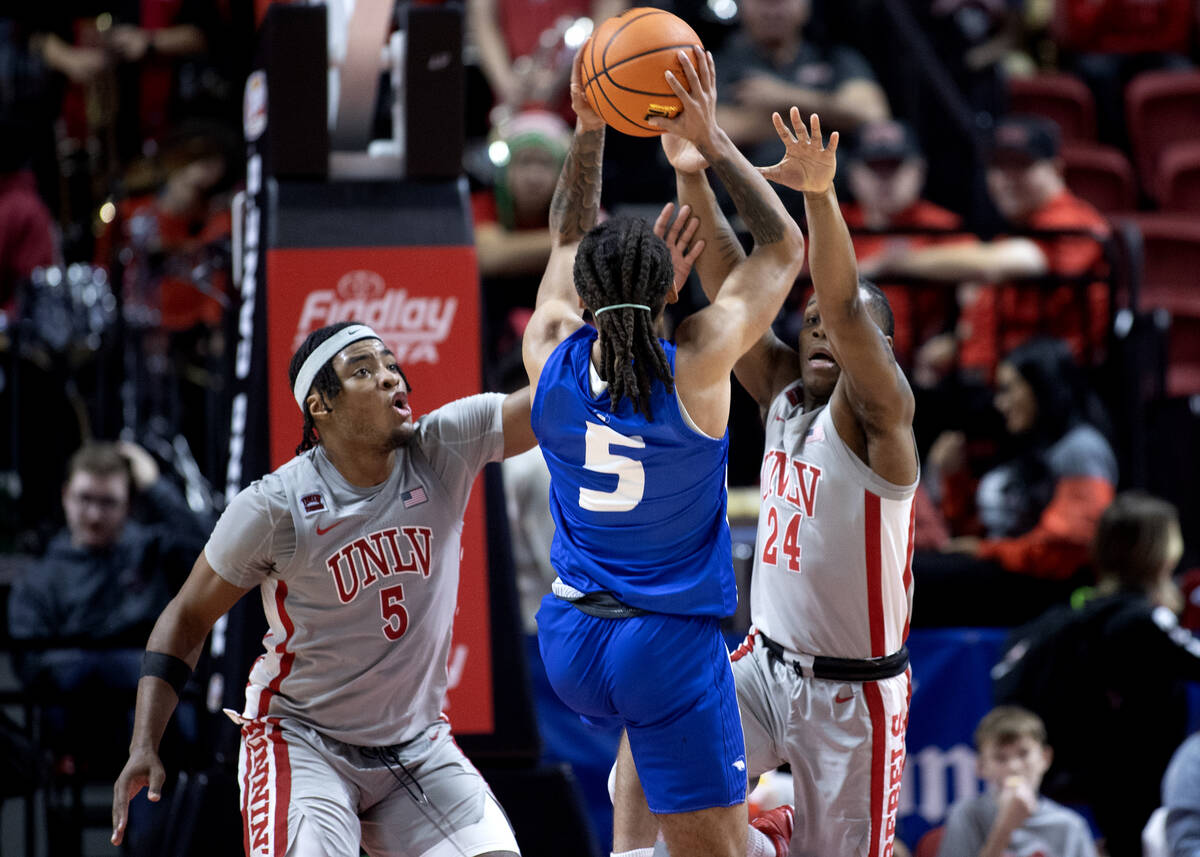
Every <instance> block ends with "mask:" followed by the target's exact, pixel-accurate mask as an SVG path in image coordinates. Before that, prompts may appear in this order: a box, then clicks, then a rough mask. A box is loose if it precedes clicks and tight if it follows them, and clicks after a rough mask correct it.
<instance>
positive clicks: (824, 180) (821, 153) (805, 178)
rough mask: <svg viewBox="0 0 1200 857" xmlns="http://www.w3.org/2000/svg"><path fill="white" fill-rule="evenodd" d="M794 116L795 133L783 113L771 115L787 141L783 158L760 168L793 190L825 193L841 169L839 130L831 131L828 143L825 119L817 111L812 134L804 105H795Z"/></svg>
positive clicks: (765, 173)
mask: <svg viewBox="0 0 1200 857" xmlns="http://www.w3.org/2000/svg"><path fill="white" fill-rule="evenodd" d="M791 119H792V128H793V129H794V130H795V133H794V134H793V133H792V131H790V130H788V127H787V125H785V124H784V122H783V117H782V116H780V115H779V114H778V113H774V114H772V115H771V121H772V122H774V123H775V131H776V132H777V133H778V134H779V139H780V140H782V141H783V145H784V153H783V160H781V161H780V162H779V163H777V164H775V165H774V166H770V167H759V168H758V171H759V172H760V173H762V174H763V176H765V177H766V178H767V179H769V180H770V181H773V182H775V183H776V184H781V185H783V186H784V187H790V188H791V189H792V190H798V191H801V192H803V193H824V192H825V191H827V190H829V188H830V187H831V186H832V185H833V176H834V174H835V173H836V172H837V147H838V132H837V131H834V132H833V133H832V134H830V135H829V145H828V146H826V145H825V144H824V143H823V142H822V138H821V120H820V118H819V117H818V116H817V114H816V113H814V114H813V115H812V119H811V120H810V121H811V123H812V134H809V131H808V129H807V128H805V127H804V121H803V120H802V119H801V118H800V108H798V107H793V108H792V109H791Z"/></svg>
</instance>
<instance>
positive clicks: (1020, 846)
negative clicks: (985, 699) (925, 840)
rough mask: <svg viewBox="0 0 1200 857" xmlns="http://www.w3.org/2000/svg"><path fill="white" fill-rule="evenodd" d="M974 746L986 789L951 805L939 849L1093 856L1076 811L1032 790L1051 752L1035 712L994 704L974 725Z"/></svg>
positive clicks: (950, 853) (952, 856)
mask: <svg viewBox="0 0 1200 857" xmlns="http://www.w3.org/2000/svg"><path fill="white" fill-rule="evenodd" d="M975 746H976V748H977V750H978V751H979V773H980V775H981V776H982V777H983V778H984V779H985V780H987V791H985V792H984V793H983V794H981V795H977V796H975V797H971V798H966V799H964V800H962V801H959V802H958V803H956V804H955V805H954V806H953V807H952V808H951V809H950V815H949V817H948V818H947V820H946V833H945V835H944V836H943V837H942V842H941V846H940V847H939V849H938V857H1002V855H1012V857H1033V855H1039V854H1053V855H1055V857H1096V846H1095V843H1094V842H1093V841H1092V834H1091V831H1090V830H1089V829H1088V826H1087V822H1085V821H1084V820H1083V818H1082V816H1080V815H1079V814H1078V813H1076V812H1074V811H1073V810H1070V809H1067V808H1066V807H1065V806H1062V805H1061V804H1057V803H1055V802H1054V801H1052V800H1050V799H1049V798H1046V797H1042V796H1041V795H1039V794H1038V789H1039V788H1040V786H1041V783H1042V775H1043V774H1045V773H1046V769H1047V768H1049V767H1050V760H1051V758H1052V757H1053V751H1052V750H1051V748H1050V747H1049V745H1047V743H1046V727H1045V725H1044V724H1043V723H1042V720H1041V718H1040V717H1038V716H1037V715H1036V714H1034V713H1033V712H1031V711H1027V710H1026V709H1024V708H1018V707H1017V706H1010V705H1004V706H999V707H997V708H994V709H992V711H990V712H989V713H988V714H987V716H985V717H984V718H983V720H981V721H980V722H979V726H978V727H976V729H975Z"/></svg>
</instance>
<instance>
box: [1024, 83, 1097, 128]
mask: <svg viewBox="0 0 1200 857" xmlns="http://www.w3.org/2000/svg"><path fill="white" fill-rule="evenodd" d="M1008 111H1009V112H1010V113H1032V114H1034V115H1035V116H1044V117H1046V118H1047V119H1052V120H1054V121H1055V122H1056V123H1058V129H1059V131H1060V132H1061V133H1062V138H1063V140H1095V139H1096V103H1095V100H1094V99H1093V97H1092V91H1091V90H1090V89H1088V88H1087V86H1086V85H1085V84H1084V82H1083V81H1081V80H1080V79H1079V78H1077V77H1075V76H1074V75H1070V74H1039V75H1035V76H1034V77H1014V78H1010V79H1009V81H1008Z"/></svg>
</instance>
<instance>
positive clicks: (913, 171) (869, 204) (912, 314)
mask: <svg viewBox="0 0 1200 857" xmlns="http://www.w3.org/2000/svg"><path fill="white" fill-rule="evenodd" d="M855 139H856V145H855V146H854V148H853V149H852V150H851V153H850V158H849V164H848V169H847V177H848V182H849V187H850V191H851V193H852V194H853V196H854V202H851V203H846V204H843V205H842V214H843V216H844V217H845V219H846V225H847V226H849V227H850V230H851V233H852V238H853V240H854V253H855V256H856V257H857V258H858V271H859V273H860V274H862V275H863V276H865V277H869V278H871V279H872V280H874V281H875V282H876V283H878V284H879V286H880V288H882V289H883V291H884V293H885V294H886V295H887V296H888V300H889V301H890V302H891V305H892V312H893V313H894V314H895V316H896V334H895V338H894V341H893V349H894V350H895V352H896V357H897V359H899V360H900V362H901V363H904V364H906V365H907V364H908V362H909V360H910V359H911V357H912V350H913V347H914V345H915V344H916V343H919V342H924V341H925V340H926V339H928V338H930V337H931V336H933V335H936V334H939V333H942V332H943V331H944V330H945V327H946V325H947V324H948V321H949V315H948V313H947V311H946V301H945V299H944V294H945V292H946V289H945V288H944V287H940V286H939V287H935V288H934V289H932V290H930V289H919V288H916V287H913V286H909V285H895V284H892V285H889V284H888V275H889V274H891V273H892V263H893V260H895V259H900V258H903V257H904V256H906V255H908V254H909V253H911V252H913V251H915V250H918V249H920V248H922V247H934V246H938V245H940V244H944V243H947V242H955V241H963V240H969V239H967V238H966V236H964V235H962V234H961V233H956V232H955V230H958V229H959V228H960V227H961V226H962V218H960V217H959V216H958V215H957V214H955V213H954V212H952V211H947V210H946V209H944V208H942V207H941V206H939V205H935V204H934V203H932V202H928V201H927V200H924V199H922V198H921V191H922V189H923V187H924V184H925V169H926V163H925V157H924V155H923V154H922V152H921V146H920V143H919V142H918V141H917V138H916V135H915V134H914V133H913V130H912V128H911V127H910V126H909V125H908V124H907V123H906V122H902V121H899V120H893V119H884V120H880V121H876V122H868V123H867V124H865V125H863V126H862V127H860V128H859V129H858V133H857V134H856V135H855ZM868 230H869V231H870V232H888V231H890V230H895V234H890V235H888V234H883V235H876V234H870V233H869V232H868ZM938 233H945V234H938Z"/></svg>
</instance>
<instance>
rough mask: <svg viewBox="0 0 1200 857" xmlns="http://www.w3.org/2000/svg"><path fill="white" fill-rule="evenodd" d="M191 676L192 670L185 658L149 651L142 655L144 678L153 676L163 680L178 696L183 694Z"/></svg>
mask: <svg viewBox="0 0 1200 857" xmlns="http://www.w3.org/2000/svg"><path fill="white" fill-rule="evenodd" d="M191 674H192V668H191V667H189V666H188V665H187V661H185V660H184V659H183V658H177V657H175V656H174V655H168V654H166V653H165V652H151V651H149V650H147V651H146V653H145V654H144V655H142V676H143V677H144V676H148V675H152V676H154V677H155V678H161V679H162V680H163V681H165V682H166V683H167V684H169V685H171V688H172V690H174V691H175V695H176V696H178V695H179V694H181V693H183V686H184V685H185V684H187V681H188V678H189V677H190V676H191Z"/></svg>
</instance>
